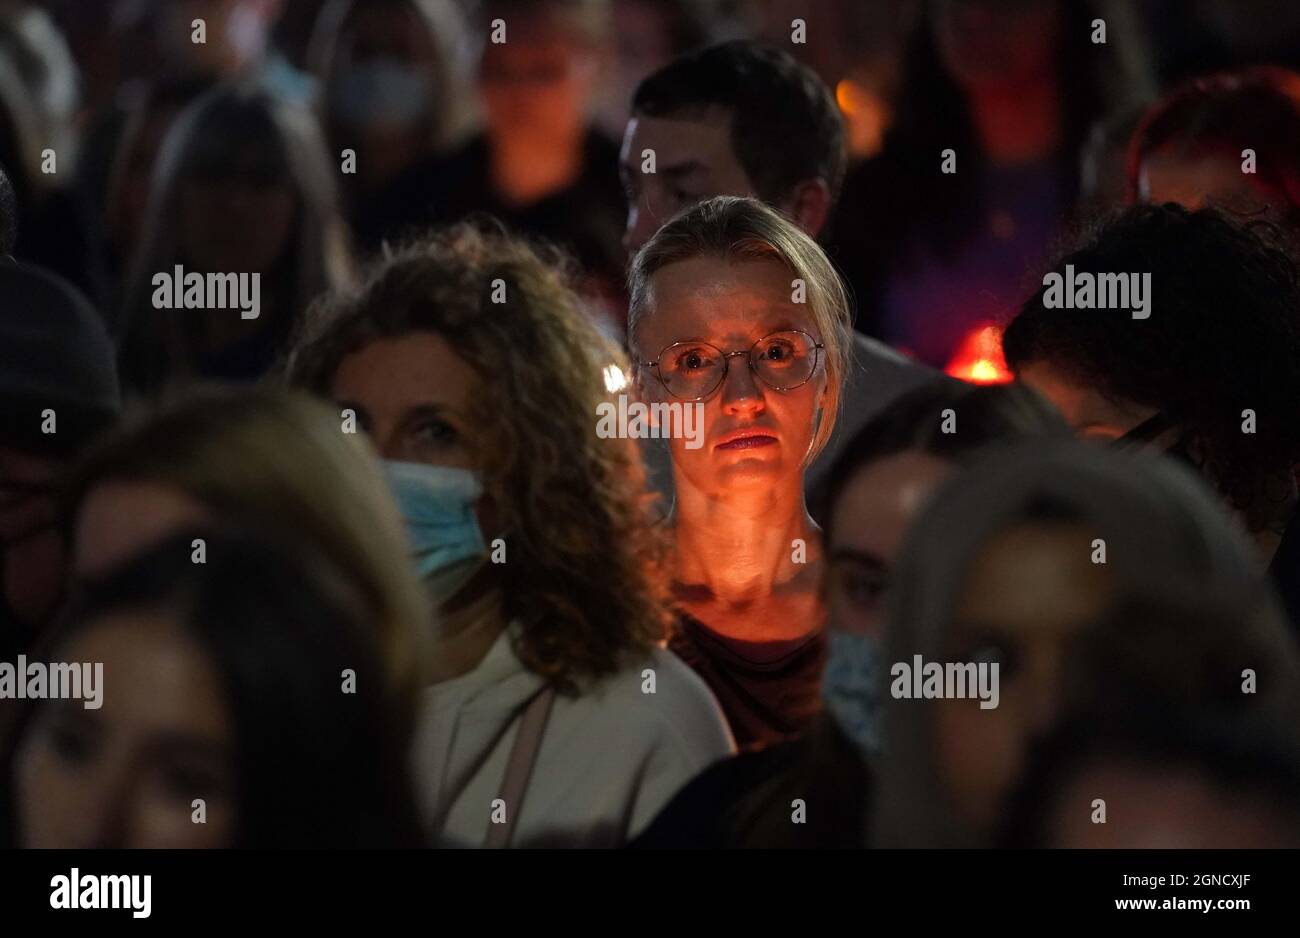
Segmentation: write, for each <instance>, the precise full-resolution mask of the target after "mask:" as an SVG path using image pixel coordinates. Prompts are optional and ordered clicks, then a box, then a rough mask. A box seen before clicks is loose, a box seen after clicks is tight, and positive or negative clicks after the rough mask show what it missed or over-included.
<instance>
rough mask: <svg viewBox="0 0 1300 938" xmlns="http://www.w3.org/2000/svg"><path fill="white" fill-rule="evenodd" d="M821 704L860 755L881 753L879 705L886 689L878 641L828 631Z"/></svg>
mask: <svg viewBox="0 0 1300 938" xmlns="http://www.w3.org/2000/svg"><path fill="white" fill-rule="evenodd" d="M827 635H828V638H829V648H828V653H827V659H826V671H825V673H824V674H823V675H822V702H823V703H824V704H825V705H826V709H827V710H828V711H830V714H831V716H833V717H834V718H835V722H836V723H837V724H839V727H840V729H841V730H843V731H844V734H845V735H846V736H848V737H849V739H851V740H852V741H853V744H854V745H855V746H857V747H858V749H859V750H860V751H861V752H862V754H863V755H865V756H868V757H871V756H875V755H876V754H877V753H878V752H879V751H880V704H881V699H882V697H883V689H884V687H885V680H884V675H885V671H884V667H883V661H884V655H883V652H882V651H881V647H880V639H878V638H876V637H875V636H871V635H857V634H854V633H851V632H842V631H839V630H837V629H830V630H828V632H827Z"/></svg>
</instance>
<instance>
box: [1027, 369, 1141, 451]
mask: <svg viewBox="0 0 1300 938" xmlns="http://www.w3.org/2000/svg"><path fill="white" fill-rule="evenodd" d="M1017 377H1018V378H1019V379H1020V380H1021V381H1022V382H1024V383H1025V384H1027V385H1029V386H1030V387H1031V388H1033V389H1034V390H1035V391H1037V392H1038V393H1039V394H1042V395H1043V396H1044V397H1046V398H1047V399H1048V400H1049V401H1051V402H1052V403H1053V404H1054V405H1055V406H1056V409H1057V410H1059V411H1060V412H1061V415H1062V416H1063V417H1065V420H1066V422H1067V423H1068V424H1069V425H1070V426H1071V427H1072V428H1073V429H1074V432H1075V433H1077V434H1078V435H1079V436H1081V437H1084V438H1087V439H1098V440H1102V441H1112V440H1117V439H1119V438H1120V437H1121V436H1123V435H1124V434H1125V433H1128V432H1129V431H1130V430H1132V429H1133V428H1135V427H1137V426H1138V425H1140V424H1141V423H1143V422H1144V421H1146V420H1148V419H1149V418H1151V417H1153V416H1155V414H1156V413H1157V412H1158V411H1157V408H1155V407H1151V406H1149V405H1146V404H1137V403H1134V402H1133V401H1122V400H1121V401H1115V400H1111V399H1110V398H1107V397H1104V396H1102V394H1101V392H1100V391H1098V390H1097V389H1096V388H1095V387H1093V386H1092V385H1091V384H1089V383H1088V382H1086V381H1084V380H1082V379H1080V378H1078V377H1075V376H1074V375H1073V374H1071V373H1070V372H1069V371H1068V370H1066V369H1064V368H1061V367H1059V366H1057V365H1054V364H1052V363H1051V362H1046V361H1037V362H1034V363H1032V364H1030V365H1026V366H1025V367H1024V368H1022V369H1021V370H1020V373H1019V375H1018V376H1017Z"/></svg>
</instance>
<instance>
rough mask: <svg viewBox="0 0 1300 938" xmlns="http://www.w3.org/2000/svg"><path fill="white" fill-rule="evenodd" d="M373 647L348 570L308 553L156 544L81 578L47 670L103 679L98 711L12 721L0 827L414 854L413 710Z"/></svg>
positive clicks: (240, 539) (182, 540)
mask: <svg viewBox="0 0 1300 938" xmlns="http://www.w3.org/2000/svg"><path fill="white" fill-rule="evenodd" d="M196 539H201V540H202V541H203V545H204V548H203V549H204V552H205V553H204V557H203V562H199V563H196V562H195V559H194V558H195V546H194V545H195V543H196ZM377 638H378V636H377V635H376V634H375V632H374V629H373V627H372V624H371V622H370V621H369V613H368V609H367V604H366V602H365V601H364V600H363V599H362V598H361V597H360V595H359V594H358V593H357V591H356V590H355V589H354V584H353V582H352V581H351V580H350V578H349V577H347V576H346V575H344V574H343V573H341V572H340V571H338V570H337V569H335V568H333V567H332V566H330V565H329V564H328V563H327V562H326V561H325V560H324V558H323V557H320V556H319V555H317V554H316V553H315V551H314V549H312V548H311V547H309V546H308V545H307V544H305V543H292V544H285V543H281V542H280V541H278V540H277V539H275V538H268V537H266V536H265V535H262V536H250V535H243V534H215V533H213V532H211V531H200V530H198V529H195V530H192V531H189V532H186V533H185V534H184V535H178V536H176V537H173V538H169V539H167V540H165V541H163V542H161V543H160V544H158V545H156V546H154V547H152V548H151V549H149V550H148V551H147V552H146V553H144V554H142V555H139V556H137V557H135V558H133V559H131V560H129V561H127V563H126V564H125V566H122V567H118V568H116V569H114V570H113V571H111V572H110V573H109V574H108V575H107V576H105V577H103V578H100V579H96V580H94V581H91V582H88V583H86V584H84V585H83V587H82V589H81V590H80V591H79V593H78V594H77V596H76V598H75V599H74V601H73V603H72V605H71V606H70V608H69V609H68V610H67V612H66V614H65V616H64V617H63V619H62V621H61V623H60V626H59V628H58V629H57V630H56V631H55V632H54V633H53V634H52V635H51V636H50V639H51V640H50V642H49V643H48V644H47V645H46V647H45V652H46V655H47V657H46V656H43V657H44V658H45V660H46V661H58V662H69V663H73V662H75V663H81V662H94V663H96V665H95V667H96V669H98V668H99V667H100V666H101V665H102V672H100V675H102V677H101V678H100V686H99V687H98V688H96V690H95V699H94V701H93V702H94V703H95V706H93V707H88V706H86V704H87V703H90V702H92V701H90V700H80V699H54V700H40V701H35V702H32V703H30V704H28V705H27V707H26V709H25V710H24V711H23V712H22V714H21V715H20V718H19V720H18V722H17V725H16V727H15V733H14V736H13V737H12V740H11V742H10V744H9V746H8V747H7V751H6V755H7V758H6V759H5V762H4V767H5V768H4V771H5V778H4V780H3V786H4V789H5V794H6V796H7V797H6V798H5V801H6V807H7V808H8V809H9V811H8V812H7V813H9V814H10V817H9V818H7V820H8V821H9V822H10V824H11V830H10V831H9V833H10V834H11V835H12V837H13V838H14V839H15V840H16V841H17V843H18V844H19V845H21V846H25V847H60V848H70V847H167V848H178V847H179V848H192V847H253V848H267V847H270V848H286V847H292V848H310V847H324V848H329V847H384V846H400V845H411V844H412V843H413V838H414V837H416V836H418V835H417V833H416V832H417V831H418V824H417V822H416V819H415V814H414V808H413V805H414V802H413V799H412V792H411V787H410V780H409V775H408V773H407V770H406V747H407V745H408V737H409V732H410V727H411V714H410V712H409V711H408V710H407V709H406V708H405V707H404V706H403V705H401V704H400V703H399V700H398V698H397V696H396V695H395V694H394V693H393V692H392V687H391V684H390V680H389V675H388V674H387V671H386V667H385V662H384V660H383V656H382V653H381V649H380V647H379V644H378V641H377ZM78 666H79V665H78ZM84 690H86V686H85V685H83V691H84Z"/></svg>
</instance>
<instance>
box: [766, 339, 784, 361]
mask: <svg viewBox="0 0 1300 938" xmlns="http://www.w3.org/2000/svg"><path fill="white" fill-rule="evenodd" d="M790 356H791V349H790V347H789V346H788V345H785V344H783V343H781V342H773V343H772V344H771V345H769V346H767V347H766V348H764V349H763V357H764V358H766V359H767V360H768V361H772V362H781V361H785V360H786V359H788V358H790Z"/></svg>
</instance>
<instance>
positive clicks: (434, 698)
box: [415, 633, 735, 847]
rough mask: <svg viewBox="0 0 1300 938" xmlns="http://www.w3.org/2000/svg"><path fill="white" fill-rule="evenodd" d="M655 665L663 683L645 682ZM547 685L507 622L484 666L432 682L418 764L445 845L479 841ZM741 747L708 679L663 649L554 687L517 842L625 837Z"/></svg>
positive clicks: (430, 819)
mask: <svg viewBox="0 0 1300 938" xmlns="http://www.w3.org/2000/svg"><path fill="white" fill-rule="evenodd" d="M647 670H652V671H653V672H654V676H653V682H654V693H645V692H643V688H645V687H647V686H648V685H649V677H650V676H649V675H648V674H647V673H646V672H647ZM541 688H542V680H541V678H539V677H538V676H537V675H535V674H533V673H532V672H531V671H528V670H526V669H525V668H524V666H523V664H522V662H520V660H519V659H518V657H517V656H516V655H515V654H514V651H513V650H512V648H511V645H510V641H509V637H508V633H502V635H501V636H500V637H499V638H498V639H497V641H496V643H495V644H493V646H492V648H491V649H490V650H489V651H488V653H487V655H486V657H485V658H484V659H483V661H482V662H481V663H480V664H479V665H478V666H477V667H476V668H474V669H473V670H472V671H470V672H469V673H467V674H463V675H461V676H460V677H455V678H452V679H450V680H447V681H443V682H442V683H439V684H435V685H433V686H432V687H430V688H428V689H427V690H426V691H425V693H424V697H423V700H422V703H421V708H420V716H419V725H418V727H417V732H416V746H415V768H416V779H417V788H418V796H419V799H420V803H421V809H422V813H423V815H424V818H425V823H426V825H427V826H428V829H429V833H430V836H431V837H432V838H433V840H434V842H435V843H436V844H437V845H439V846H464V847H477V846H480V845H482V843H483V840H484V838H485V836H486V834H487V831H488V826H489V824H490V823H492V811H493V805H492V802H493V800H494V799H496V798H497V797H498V795H499V793H500V787H501V782H502V777H503V775H504V773H505V766H506V760H507V759H508V757H509V753H510V749H511V746H512V744H513V743H514V740H515V736H516V735H517V730H518V727H519V722H520V717H521V716H522V713H523V710H524V708H525V707H526V706H527V704H528V702H529V701H530V700H531V699H532V698H533V697H534V696H535V695H536V693H537V692H538V691H539V690H540V689H541ZM733 752H735V745H734V743H733V741H732V738H731V733H730V731H729V730H728V728H727V724H726V721H725V719H724V718H723V716H722V711H721V710H720V709H719V707H718V704H717V701H716V700H714V698H713V695H712V694H711V693H710V692H709V690H708V688H707V687H705V685H704V682H703V681H701V680H700V679H699V677H697V676H696V675H695V673H694V672H693V671H691V670H690V669H689V668H688V667H687V666H686V665H685V664H683V663H682V661H681V660H680V659H679V658H677V656H676V655H674V654H672V653H671V652H669V651H667V650H666V649H660V648H656V649H654V650H653V651H651V652H650V654H649V655H648V656H647V657H646V659H645V660H644V661H643V662H641V663H639V664H638V665H636V666H635V667H630V668H628V669H626V670H624V671H622V672H619V673H618V674H615V675H613V676H612V677H608V678H605V679H604V680H602V681H600V682H598V683H596V684H595V685H594V686H592V687H589V688H588V689H586V690H585V691H584V692H583V693H582V694H581V695H580V696H578V697H569V696H564V695H560V696H557V697H556V700H555V704H554V706H553V708H552V710H551V713H550V718H549V720H548V722H547V724H546V730H545V734H544V735H543V737H542V743H541V748H540V749H539V751H538V754H537V761H536V764H535V766H534V768H533V772H532V776H531V780H530V782H529V787H528V789H527V791H526V793H525V795H524V799H523V803H522V806H521V807H520V809H519V815H518V817H517V818H516V819H515V832H514V839H513V843H512V846H516V847H546V846H563V847H617V846H620V845H622V844H623V843H625V842H626V841H627V840H629V839H630V838H632V837H634V836H636V834H638V833H640V831H641V830H642V829H643V828H644V827H645V826H646V825H647V824H648V823H649V822H650V821H651V820H652V819H653V818H654V816H655V815H656V814H657V813H658V812H659V810H660V809H661V808H663V806H664V805H665V804H666V803H667V802H668V800H669V799H670V798H671V797H672V796H673V795H674V794H676V792H677V791H678V789H680V788H681V787H682V786H683V785H684V784H685V783H686V782H688V781H689V780H690V779H691V778H693V777H694V776H695V775H697V774H698V773H699V772H700V771H701V770H703V769H705V768H707V767H708V766H709V765H711V764H712V763H714V762H716V761H717V760H718V759H721V758H723V757H725V756H728V755H731V754H732V753H733ZM506 810H513V806H509V805H508V806H506Z"/></svg>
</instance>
